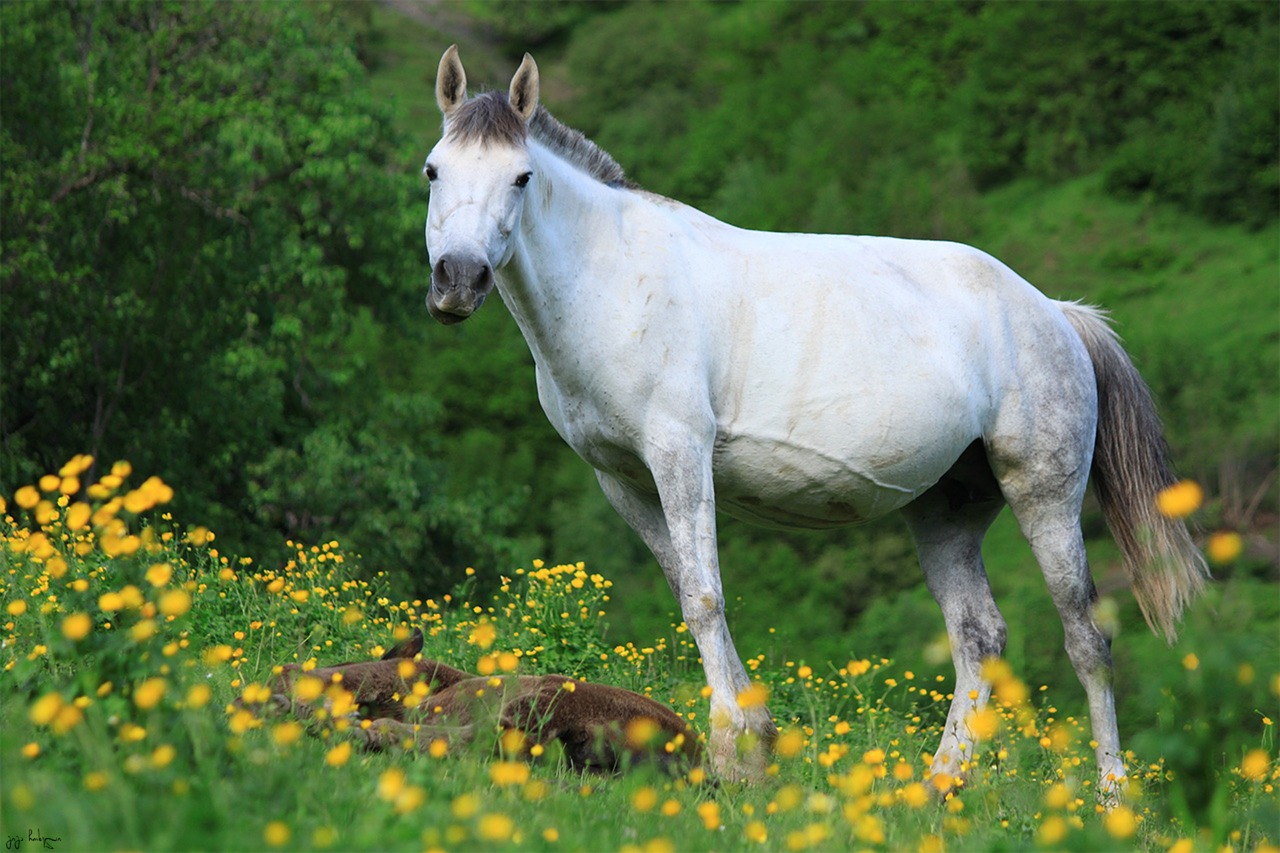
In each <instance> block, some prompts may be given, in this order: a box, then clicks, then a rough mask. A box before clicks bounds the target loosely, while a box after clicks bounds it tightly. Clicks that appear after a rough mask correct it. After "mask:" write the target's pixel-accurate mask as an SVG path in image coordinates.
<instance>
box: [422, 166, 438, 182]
mask: <svg viewBox="0 0 1280 853" xmlns="http://www.w3.org/2000/svg"><path fill="white" fill-rule="evenodd" d="M422 174H424V175H426V176H427V180H428V181H434V180H435V179H436V177H437V176H436V167H435V166H432V165H431V164H430V163H428V164H427V168H425V169H423V170H422Z"/></svg>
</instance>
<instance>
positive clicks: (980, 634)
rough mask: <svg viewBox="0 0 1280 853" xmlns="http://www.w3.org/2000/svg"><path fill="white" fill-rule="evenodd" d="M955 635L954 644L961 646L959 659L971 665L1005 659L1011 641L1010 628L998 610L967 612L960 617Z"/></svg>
mask: <svg viewBox="0 0 1280 853" xmlns="http://www.w3.org/2000/svg"><path fill="white" fill-rule="evenodd" d="M955 634H956V636H955V638H954V639H953V642H955V643H958V646H959V647H958V648H957V649H956V652H957V657H958V658H959V659H960V660H963V661H964V662H965V663H967V664H969V665H977V664H981V663H982V661H984V660H987V659H988V658H998V657H1004V650H1005V646H1006V644H1007V643H1008V641H1009V628H1008V626H1007V625H1006V624H1005V621H1004V617H1003V616H1001V615H1000V612H999V611H997V610H993V611H990V612H986V611H982V612H979V611H970V612H966V613H965V614H964V615H963V616H961V617H960V619H959V622H958V624H957V625H956V629H955Z"/></svg>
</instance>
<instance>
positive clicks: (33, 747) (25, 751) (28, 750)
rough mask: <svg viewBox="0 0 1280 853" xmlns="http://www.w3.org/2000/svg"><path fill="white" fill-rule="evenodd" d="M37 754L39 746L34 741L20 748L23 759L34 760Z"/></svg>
mask: <svg viewBox="0 0 1280 853" xmlns="http://www.w3.org/2000/svg"><path fill="white" fill-rule="evenodd" d="M39 754H40V744H38V743H36V742H34V741H32V742H31V743H28V744H25V745H24V746H23V747H22V757H23V758H35V757H36V756H37V755H39Z"/></svg>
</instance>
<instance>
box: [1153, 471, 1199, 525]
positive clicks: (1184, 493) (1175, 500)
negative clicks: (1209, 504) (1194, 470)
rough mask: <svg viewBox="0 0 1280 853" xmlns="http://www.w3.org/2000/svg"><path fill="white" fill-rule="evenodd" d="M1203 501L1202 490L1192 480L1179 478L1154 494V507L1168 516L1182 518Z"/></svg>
mask: <svg viewBox="0 0 1280 853" xmlns="http://www.w3.org/2000/svg"><path fill="white" fill-rule="evenodd" d="M1202 503H1204V490H1203V489H1201V488H1200V485H1199V484H1198V483H1196V482H1194V481H1192V480H1181V481H1179V482H1177V483H1174V484H1173V485H1172V486H1169V487H1168V488H1165V489H1161V490H1160V492H1159V493H1158V494H1157V495H1156V508H1157V509H1158V510H1160V513H1161V515H1165V516H1168V517H1169V518H1184V517H1186V516H1188V515H1191V513H1193V512H1195V511H1196V510H1197V509H1199V508H1200V504H1202Z"/></svg>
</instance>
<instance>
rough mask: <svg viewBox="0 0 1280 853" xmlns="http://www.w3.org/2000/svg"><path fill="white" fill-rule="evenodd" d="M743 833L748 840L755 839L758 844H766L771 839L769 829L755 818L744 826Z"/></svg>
mask: <svg viewBox="0 0 1280 853" xmlns="http://www.w3.org/2000/svg"><path fill="white" fill-rule="evenodd" d="M742 833H743V835H745V836H746V837H747V840H748V841H754V842H755V843H756V844H764V843H765V842H766V841H768V840H769V830H768V829H767V828H766V827H765V825H764V824H763V823H761V822H760V821H758V820H753V821H751V822H750V823H748V824H747V825H746V826H745V827H743V828H742Z"/></svg>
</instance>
